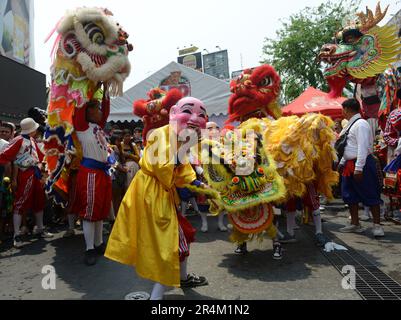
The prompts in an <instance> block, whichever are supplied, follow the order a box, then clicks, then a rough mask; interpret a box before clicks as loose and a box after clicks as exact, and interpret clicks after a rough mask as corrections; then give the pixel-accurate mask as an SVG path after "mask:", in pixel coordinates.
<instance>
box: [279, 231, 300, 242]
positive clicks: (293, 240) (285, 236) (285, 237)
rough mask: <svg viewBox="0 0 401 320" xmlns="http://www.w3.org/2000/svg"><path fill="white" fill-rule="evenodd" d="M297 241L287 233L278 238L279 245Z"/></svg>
mask: <svg viewBox="0 0 401 320" xmlns="http://www.w3.org/2000/svg"><path fill="white" fill-rule="evenodd" d="M295 242H298V240H297V239H296V238H295V235H293V236H292V235H290V234H289V233H288V232H287V231H286V232H284V233H283V237H282V238H280V243H295Z"/></svg>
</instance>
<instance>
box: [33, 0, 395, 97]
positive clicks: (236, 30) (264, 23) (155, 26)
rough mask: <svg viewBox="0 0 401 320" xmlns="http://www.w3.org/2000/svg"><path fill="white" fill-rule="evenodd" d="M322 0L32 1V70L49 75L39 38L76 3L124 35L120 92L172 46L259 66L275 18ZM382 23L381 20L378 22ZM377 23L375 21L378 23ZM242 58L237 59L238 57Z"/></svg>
mask: <svg viewBox="0 0 401 320" xmlns="http://www.w3.org/2000/svg"><path fill="white" fill-rule="evenodd" d="M323 1H324V0H296V1H294V0H275V1H271V0H269V1H267V0H199V1H194V0H157V1H155V0H153V1H150V0H135V1H131V0H130V1H127V0H85V1H84V0H57V1H55V0H34V5H35V26H34V28H35V64H36V65H35V68H36V69H37V70H39V71H41V72H43V73H45V74H47V75H48V74H49V68H50V51H51V48H52V46H53V43H54V38H55V37H53V38H52V39H51V40H50V41H49V42H48V43H46V44H44V39H45V38H46V36H47V35H48V34H49V32H50V31H51V30H52V29H53V28H54V26H55V25H56V23H57V21H58V20H59V19H60V18H61V17H62V16H63V14H64V12H65V11H66V10H67V9H71V8H74V7H77V6H83V5H85V6H99V7H107V8H108V9H110V10H111V11H112V12H113V13H114V18H115V19H116V20H117V21H118V22H120V24H121V25H122V26H123V27H124V29H125V30H126V31H127V32H128V33H129V34H130V39H129V40H130V42H131V43H132V44H133V45H134V51H133V52H131V53H130V61H131V64H132V73H131V75H130V77H129V78H128V79H127V81H126V84H125V90H127V89H129V88H130V87H131V86H133V85H134V84H136V83H138V82H139V81H141V80H143V79H145V78H146V77H148V76H150V75H151V74H152V73H154V72H156V71H157V70H159V69H160V68H162V67H164V66H165V65H166V64H168V63H169V62H171V61H176V59H177V55H178V50H177V47H180V48H184V46H186V47H189V46H190V45H191V44H193V45H195V46H197V47H198V48H200V49H207V50H208V51H209V52H212V51H215V49H216V46H220V48H221V49H227V50H228V54H229V65H230V72H231V71H235V70H240V69H242V68H243V67H244V68H246V67H253V66H256V65H258V64H259V61H260V60H261V57H262V46H263V41H264V38H265V37H270V38H274V37H275V31H276V30H277V29H279V28H280V26H281V23H280V19H285V18H287V17H289V16H290V15H291V14H293V13H297V12H299V11H300V10H302V9H303V8H305V7H306V6H311V7H314V6H318V5H319V4H320V3H322V2H323ZM381 4H382V7H384V6H385V5H387V4H390V9H389V13H388V14H387V16H386V18H385V20H384V21H383V22H384V23H385V22H386V21H388V20H389V19H390V18H391V17H392V14H394V13H396V12H397V11H398V10H399V9H400V8H401V1H400V0H383V1H381ZM366 5H368V6H369V7H370V8H371V9H374V8H375V6H376V0H363V1H362V8H361V9H364V7H365V6H366ZM383 22H382V23H383ZM382 23H381V24H382ZM241 57H242V58H241Z"/></svg>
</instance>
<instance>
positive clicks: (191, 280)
mask: <svg viewBox="0 0 401 320" xmlns="http://www.w3.org/2000/svg"><path fill="white" fill-rule="evenodd" d="M208 284H209V282H208V281H207V279H206V278H205V277H202V276H197V275H196V274H194V273H192V274H189V275H188V276H187V279H186V280H181V288H196V287H201V286H207V285H208Z"/></svg>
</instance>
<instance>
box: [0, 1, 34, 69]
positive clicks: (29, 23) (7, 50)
mask: <svg viewBox="0 0 401 320" xmlns="http://www.w3.org/2000/svg"><path fill="white" fill-rule="evenodd" d="M33 54H34V50H33V1H32V0H1V1H0V55H3V56H5V57H7V58H10V59H13V60H15V61H17V62H19V63H22V64H24V65H27V66H30V67H33V66H34V56H33Z"/></svg>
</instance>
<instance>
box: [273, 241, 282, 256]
mask: <svg viewBox="0 0 401 320" xmlns="http://www.w3.org/2000/svg"><path fill="white" fill-rule="evenodd" d="M282 257H283V249H282V248H281V244H280V242H275V243H274V244H273V259H274V260H281V258H282Z"/></svg>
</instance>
